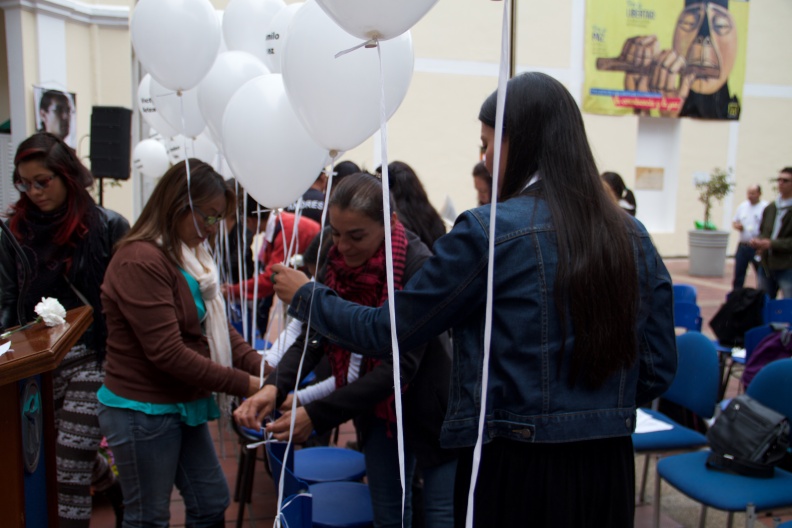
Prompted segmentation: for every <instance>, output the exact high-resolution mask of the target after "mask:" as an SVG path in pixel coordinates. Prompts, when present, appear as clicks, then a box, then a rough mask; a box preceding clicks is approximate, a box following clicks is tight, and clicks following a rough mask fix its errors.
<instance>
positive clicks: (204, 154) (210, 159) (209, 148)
mask: <svg viewBox="0 0 792 528" xmlns="http://www.w3.org/2000/svg"><path fill="white" fill-rule="evenodd" d="M163 144H164V145H165V148H166V150H167V152H168V156H169V157H170V160H171V163H173V164H174V165H175V164H176V163H179V162H180V161H184V159H185V158H196V159H199V160H201V161H203V162H204V163H208V164H209V165H211V166H212V167H214V166H215V164H216V163H217V146H216V145H215V144H214V143H213V142H212V140H211V139H210V138H209V136H208V135H207V134H206V133H204V134H201V135H199V136H198V137H196V138H189V137H185V136H176V137H173V138H169V139H166V140H164V142H163ZM185 149H186V150H185ZM185 153H186V155H185ZM215 170H216V168H215Z"/></svg>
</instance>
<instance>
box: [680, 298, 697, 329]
mask: <svg viewBox="0 0 792 528" xmlns="http://www.w3.org/2000/svg"><path fill="white" fill-rule="evenodd" d="M674 327H676V328H686V329H688V330H694V331H696V332H701V309H700V308H699V307H698V306H697V305H696V304H695V303H691V302H685V301H675V302H674Z"/></svg>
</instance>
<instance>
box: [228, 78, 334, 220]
mask: <svg viewBox="0 0 792 528" xmlns="http://www.w3.org/2000/svg"><path fill="white" fill-rule="evenodd" d="M223 137H224V138H225V139H224V141H225V150H224V152H225V155H226V160H227V161H228V164H229V166H230V167H231V170H232V172H233V173H234V176H236V178H237V180H238V181H239V182H240V183H241V184H242V186H243V187H245V190H246V191H247V192H248V193H250V195H251V196H253V198H255V199H256V201H257V202H259V203H261V204H263V205H264V206H266V207H270V208H276V207H286V206H287V205H289V204H291V203H293V202H294V201H295V200H297V198H299V197H300V196H302V194H303V193H304V192H305V191H306V190H308V188H309V187H310V186H311V184H312V183H313V182H314V181H315V180H316V177H317V176H318V175H319V172H320V171H321V170H322V167H323V164H324V159H325V156H326V155H327V152H326V151H325V150H324V149H323V148H322V147H320V146H319V145H317V144H316V142H315V141H314V140H313V139H311V136H309V135H308V132H306V131H305V129H304V128H303V127H302V125H301V124H300V121H299V120H298V119H297V116H295V115H294V110H292V107H291V105H290V104H289V99H288V97H286V91H285V89H284V86H283V80H282V78H281V76H280V75H279V74H277V73H271V74H269V75H263V76H261V77H257V78H255V79H253V80H251V81H248V82H247V83H245V85H244V86H242V88H240V89H239V90H237V92H236V93H235V94H234V96H233V97H232V98H231V101H230V102H229V103H228V106H227V107H226V112H225V116H224V117H223Z"/></svg>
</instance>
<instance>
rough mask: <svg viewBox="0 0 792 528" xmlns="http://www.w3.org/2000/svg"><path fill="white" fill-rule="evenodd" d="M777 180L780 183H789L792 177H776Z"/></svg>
mask: <svg viewBox="0 0 792 528" xmlns="http://www.w3.org/2000/svg"><path fill="white" fill-rule="evenodd" d="M776 182H778V183H789V182H792V178H776Z"/></svg>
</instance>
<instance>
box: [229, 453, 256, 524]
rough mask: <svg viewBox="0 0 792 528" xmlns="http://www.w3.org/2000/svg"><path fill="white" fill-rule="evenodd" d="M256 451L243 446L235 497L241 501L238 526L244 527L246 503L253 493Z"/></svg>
mask: <svg viewBox="0 0 792 528" xmlns="http://www.w3.org/2000/svg"><path fill="white" fill-rule="evenodd" d="M256 451H257V449H248V448H247V447H246V446H244V445H243V446H241V452H242V458H241V459H240V460H239V469H238V474H237V490H236V493H235V494H234V499H235V500H236V501H237V502H239V512H238V513H237V521H236V528H242V522H243V521H244V519H245V505H246V504H247V503H249V502H250V498H251V495H252V493H253V475H254V473H255V470H256Z"/></svg>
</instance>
